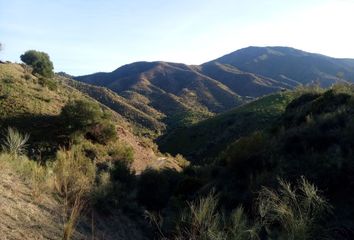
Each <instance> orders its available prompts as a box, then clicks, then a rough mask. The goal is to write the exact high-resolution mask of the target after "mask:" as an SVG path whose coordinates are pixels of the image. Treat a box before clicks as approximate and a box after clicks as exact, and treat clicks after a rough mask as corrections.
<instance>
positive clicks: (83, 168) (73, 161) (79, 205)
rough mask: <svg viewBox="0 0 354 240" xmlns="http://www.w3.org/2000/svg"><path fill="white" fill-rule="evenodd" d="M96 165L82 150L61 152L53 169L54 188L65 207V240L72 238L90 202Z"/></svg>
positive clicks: (75, 149) (74, 147) (75, 147)
mask: <svg viewBox="0 0 354 240" xmlns="http://www.w3.org/2000/svg"><path fill="white" fill-rule="evenodd" d="M95 172H96V169H95V164H94V163H93V162H92V161H91V160H89V159H88V158H86V157H85V156H84V154H83V153H82V149H81V148H80V147H77V146H73V147H72V149H71V150H64V149H62V150H59V151H58V153H57V159H56V162H55V164H54V167H53V173H54V188H55V190H56V192H57V194H58V196H59V198H60V199H61V201H62V205H63V223H64V226H63V238H62V239H63V240H68V239H70V238H71V236H72V234H73V232H74V231H75V227H76V224H77V222H78V219H79V217H80V215H81V213H82V211H83V210H84V209H85V206H86V205H87V203H88V201H89V193H90V191H91V190H92V189H93V184H94V180H95Z"/></svg>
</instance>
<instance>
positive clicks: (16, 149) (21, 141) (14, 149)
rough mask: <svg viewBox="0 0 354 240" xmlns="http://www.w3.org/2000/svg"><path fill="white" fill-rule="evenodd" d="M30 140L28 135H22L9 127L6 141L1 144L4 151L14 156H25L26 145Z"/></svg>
mask: <svg viewBox="0 0 354 240" xmlns="http://www.w3.org/2000/svg"><path fill="white" fill-rule="evenodd" d="M28 139H29V135H28V134H24V135H23V134H21V133H20V132H18V131H17V130H16V129H13V128H11V127H9V128H8V129H7V133H6V135H5V139H4V140H3V143H2V144H1V147H2V150H3V151H5V152H8V153H9V154H11V155H12V156H17V155H23V154H25V152H26V143H27V141H28Z"/></svg>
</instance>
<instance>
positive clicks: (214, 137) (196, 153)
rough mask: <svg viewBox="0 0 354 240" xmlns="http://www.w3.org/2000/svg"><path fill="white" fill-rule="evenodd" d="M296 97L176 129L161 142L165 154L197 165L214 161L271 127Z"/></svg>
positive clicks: (275, 98) (272, 98)
mask: <svg viewBox="0 0 354 240" xmlns="http://www.w3.org/2000/svg"><path fill="white" fill-rule="evenodd" d="M295 95H296V93H293V92H283V93H279V94H274V95H269V96H266V97H263V98H260V99H258V100H255V101H253V102H251V103H248V104H245V105H243V106H240V107H238V108H235V109H233V110H230V111H227V112H225V113H222V114H220V115H217V116H215V117H212V118H210V119H208V120H205V121H202V122H200V123H197V124H195V125H192V126H190V127H186V128H180V129H176V130H174V131H171V132H170V133H168V134H167V135H164V136H162V137H161V138H160V139H159V140H158V144H159V147H160V150H161V151H164V152H165V151H166V152H170V153H173V154H176V153H181V154H182V155H184V156H186V157H187V158H190V159H191V160H195V161H197V162H198V161H199V162H200V161H204V160H203V158H212V157H215V156H216V155H218V154H219V153H220V152H221V151H222V150H224V149H225V148H226V147H227V146H228V144H230V143H231V142H233V141H235V140H236V139H238V138H239V137H241V136H246V135H248V134H250V133H252V132H253V131H256V130H262V129H264V128H267V127H269V126H271V125H272V124H273V123H274V122H275V121H276V120H277V119H278V117H279V116H280V115H281V114H282V113H283V112H284V110H285V107H286V105H287V104H288V103H289V102H290V101H291V100H292V99H293V98H294V97H295Z"/></svg>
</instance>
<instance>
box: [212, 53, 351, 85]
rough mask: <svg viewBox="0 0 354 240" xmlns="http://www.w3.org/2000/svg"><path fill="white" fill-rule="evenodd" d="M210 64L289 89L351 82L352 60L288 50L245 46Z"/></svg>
mask: <svg viewBox="0 0 354 240" xmlns="http://www.w3.org/2000/svg"><path fill="white" fill-rule="evenodd" d="M212 62H217V63H222V64H229V65H232V66H234V67H237V68H238V69H240V70H242V71H247V72H251V73H256V74H259V75H262V76H265V77H269V78H272V79H275V80H277V81H279V82H281V83H284V84H287V85H290V86H297V85H299V84H311V83H314V82H318V83H320V85H321V86H324V87H328V86H330V85H332V84H333V83H337V82H346V81H349V82H354V61H353V60H352V59H336V58H331V57H327V56H324V55H320V54H313V53H308V52H304V51H301V50H298V49H294V48H288V47H248V48H243V49H240V50H237V51H235V52H232V53H230V54H227V55H225V56H223V57H220V58H218V59H215V60H213V61H212Z"/></svg>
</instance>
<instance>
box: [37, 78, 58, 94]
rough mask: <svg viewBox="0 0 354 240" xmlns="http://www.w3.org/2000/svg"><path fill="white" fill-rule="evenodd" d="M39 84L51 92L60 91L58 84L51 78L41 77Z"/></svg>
mask: <svg viewBox="0 0 354 240" xmlns="http://www.w3.org/2000/svg"><path fill="white" fill-rule="evenodd" d="M38 83H39V84H40V85H42V86H43V87H47V88H48V89H49V90H51V91H56V90H57V89H58V83H57V82H56V81H54V80H53V79H50V78H44V77H40V78H39V79H38Z"/></svg>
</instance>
